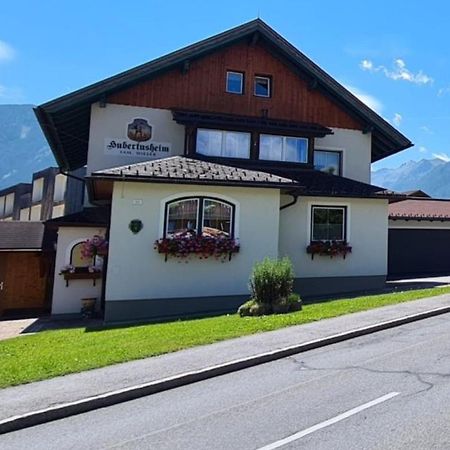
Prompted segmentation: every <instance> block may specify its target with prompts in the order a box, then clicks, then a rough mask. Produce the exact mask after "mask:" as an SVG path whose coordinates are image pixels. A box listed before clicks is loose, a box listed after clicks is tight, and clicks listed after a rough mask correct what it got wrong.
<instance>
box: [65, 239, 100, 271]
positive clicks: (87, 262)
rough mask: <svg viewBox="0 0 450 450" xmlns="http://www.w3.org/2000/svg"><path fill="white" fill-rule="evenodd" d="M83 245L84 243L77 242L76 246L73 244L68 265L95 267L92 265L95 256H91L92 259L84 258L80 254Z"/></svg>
mask: <svg viewBox="0 0 450 450" xmlns="http://www.w3.org/2000/svg"><path fill="white" fill-rule="evenodd" d="M83 244H84V242H78V244H75V245H74V246H73V247H72V250H71V252H70V265H72V266H74V267H89V266H94V265H95V264H94V263H95V259H96V258H97V256H93V257H92V258H86V257H84V256H83V253H82V249H83Z"/></svg>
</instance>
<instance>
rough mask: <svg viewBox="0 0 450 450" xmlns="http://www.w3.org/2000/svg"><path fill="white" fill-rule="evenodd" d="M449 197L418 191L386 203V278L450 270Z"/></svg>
mask: <svg viewBox="0 0 450 450" xmlns="http://www.w3.org/2000/svg"><path fill="white" fill-rule="evenodd" d="M449 246H450V200H448V199H432V198H429V197H428V196H427V194H425V193H424V192H422V191H416V192H415V193H414V197H411V196H409V197H407V198H406V199H404V200H402V201H398V202H393V203H392V204H390V205H389V259H388V274H389V277H390V278H399V277H405V276H426V275H438V274H449V273H450V258H449V257H448V249H449Z"/></svg>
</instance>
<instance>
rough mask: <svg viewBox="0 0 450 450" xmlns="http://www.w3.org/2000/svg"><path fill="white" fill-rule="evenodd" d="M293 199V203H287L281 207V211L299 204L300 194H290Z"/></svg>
mask: <svg viewBox="0 0 450 450" xmlns="http://www.w3.org/2000/svg"><path fill="white" fill-rule="evenodd" d="M289 195H290V196H291V197H292V201H290V202H289V203H286V204H285V205H283V206H280V211H282V210H283V209H286V208H289V207H290V206H294V205H295V204H296V203H297V200H298V194H289Z"/></svg>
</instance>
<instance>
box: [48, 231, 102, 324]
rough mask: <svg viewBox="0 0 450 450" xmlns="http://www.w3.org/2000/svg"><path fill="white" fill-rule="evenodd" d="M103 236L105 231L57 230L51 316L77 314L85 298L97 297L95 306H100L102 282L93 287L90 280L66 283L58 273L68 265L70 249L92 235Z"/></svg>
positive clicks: (99, 281) (98, 281)
mask: <svg viewBox="0 0 450 450" xmlns="http://www.w3.org/2000/svg"><path fill="white" fill-rule="evenodd" d="M96 234H98V235H101V236H104V235H105V229H96V228H76V227H61V228H59V230H58V243H57V248H56V261H55V280H54V285H53V300H52V314H54V315H57V314H79V313H80V310H81V299H82V298H85V297H97V299H98V300H97V305H99V304H100V297H101V292H102V281H101V280H96V286H93V283H92V280H69V286H68V287H66V281H65V280H64V277H63V276H62V275H59V272H60V270H61V268H62V267H64V266H66V265H67V264H69V263H70V251H71V249H72V247H73V246H74V245H75V244H76V243H78V242H80V241H85V240H86V239H89V238H92V236H94V235H96Z"/></svg>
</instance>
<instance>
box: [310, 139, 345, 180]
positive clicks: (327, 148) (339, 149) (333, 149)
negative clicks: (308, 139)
mask: <svg viewBox="0 0 450 450" xmlns="http://www.w3.org/2000/svg"><path fill="white" fill-rule="evenodd" d="M314 150H322V151H324V152H327V151H328V152H340V153H341V169H342V171H341V172H342V173H341V175H340V176H341V177H345V174H346V172H347V171H346V157H347V153H346V151H345V148H343V147H330V146H329V145H326V146H322V145H319V146H316V145H315V143H314ZM312 162H313V165H314V155H313V161H312Z"/></svg>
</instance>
